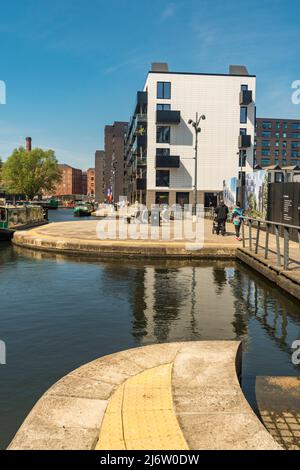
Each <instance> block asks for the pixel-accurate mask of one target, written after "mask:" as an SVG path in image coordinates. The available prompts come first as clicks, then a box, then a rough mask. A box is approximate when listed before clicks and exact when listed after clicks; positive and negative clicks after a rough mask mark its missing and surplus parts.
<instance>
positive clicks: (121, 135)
mask: <svg viewBox="0 0 300 470" xmlns="http://www.w3.org/2000/svg"><path fill="white" fill-rule="evenodd" d="M127 125H128V123H127V122H121V121H115V122H114V123H113V124H112V125H110V126H105V131H104V145H105V149H104V153H105V158H104V191H105V196H106V197H109V196H110V195H111V196H112V198H113V200H114V201H115V202H118V201H119V197H120V196H123V195H124V170H125V162H124V139H125V134H126V131H127Z"/></svg>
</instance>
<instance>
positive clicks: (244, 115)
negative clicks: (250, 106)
mask: <svg viewBox="0 0 300 470" xmlns="http://www.w3.org/2000/svg"><path fill="white" fill-rule="evenodd" d="M240 122H241V124H246V123H247V108H246V106H241V116H240Z"/></svg>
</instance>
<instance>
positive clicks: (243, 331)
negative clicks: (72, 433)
mask: <svg viewBox="0 0 300 470" xmlns="http://www.w3.org/2000/svg"><path fill="white" fill-rule="evenodd" d="M0 298H1V308H0V331H1V334H0V339H4V340H5V341H6V344H7V350H8V364H7V366H5V367H0V381H1V387H0V416H1V422H0V445H1V447H5V446H6V445H7V443H8V442H9V440H10V439H11V437H12V435H13V433H14V432H15V431H16V429H17V427H18V426H19V424H20V423H21V422H22V420H23V419H24V417H25V416H26V414H27V413H28V411H29V410H30V408H31V407H32V406H33V404H34V403H35V401H36V400H37V399H38V398H39V396H40V395H41V394H42V393H44V392H45V390H46V389H47V388H48V387H49V386H50V385H51V384H53V383H54V382H55V381H56V380H58V379H59V378H60V377H61V376H63V375H64V374H66V373H67V372H69V371H70V370H73V369H75V368H76V367H78V366H80V365H81V364H83V363H86V362H88V361H91V360H92V359H95V358H97V357H100V356H102V355H105V354H108V353H111V352H114V351H119V350H122V349H126V348H130V347H135V346H140V345H144V344H150V343H157V342H167V341H182V340H211V339H216V340H242V341H243V371H242V379H243V388H244V391H245V393H246V396H247V397H248V399H249V400H250V401H251V403H254V395H253V384H254V379H255V377H256V376H257V375H299V367H298V366H294V365H293V364H292V363H291V349H290V348H291V344H292V342H293V341H294V340H295V339H297V338H299V336H300V334H299V333H300V306H299V303H297V302H295V301H293V300H291V299H289V298H288V297H287V295H285V294H283V293H282V292H281V291H279V290H278V289H277V288H274V287H273V286H272V285H271V284H269V283H268V282H267V281H266V280H264V279H263V278H261V277H260V276H258V275H256V274H255V273H254V272H252V271H251V270H249V269H247V268H245V267H244V266H243V265H240V264H236V263H233V262H231V263H230V262H223V261H216V262H213V261H211V262H208V261H203V262H191V261H190V262H189V261H160V262H159V261H153V262H150V261H148V260H147V261H138V262H133V261H132V260H130V261H127V260H115V261H113V260H111V261H103V262H99V260H97V261H96V260H95V261H93V260H90V259H89V260H88V261H87V260H86V259H80V258H71V257H69V258H65V257H64V256H61V255H51V254H45V253H40V252H32V251H29V250H22V249H18V248H12V247H10V246H6V245H3V244H2V245H1V246H0Z"/></svg>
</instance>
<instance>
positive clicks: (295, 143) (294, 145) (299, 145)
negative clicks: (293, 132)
mask: <svg viewBox="0 0 300 470" xmlns="http://www.w3.org/2000/svg"><path fill="white" fill-rule="evenodd" d="M298 148H300V142H292V149H298Z"/></svg>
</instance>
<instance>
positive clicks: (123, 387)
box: [9, 341, 281, 450]
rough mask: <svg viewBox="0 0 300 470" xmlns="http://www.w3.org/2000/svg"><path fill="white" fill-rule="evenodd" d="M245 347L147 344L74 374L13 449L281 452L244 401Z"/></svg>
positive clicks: (31, 418)
mask: <svg viewBox="0 0 300 470" xmlns="http://www.w3.org/2000/svg"><path fill="white" fill-rule="evenodd" d="M240 370H241V344H240V343H239V342H237V341H197V342H196V341H195V342H183V343H168V344H157V345H152V346H145V347H141V348H136V349H130V350H127V351H122V352H119V353H116V354H112V355H110V356H106V357H103V358H100V359H97V360H96V361H93V362H91V363H89V364H86V365H84V366H82V367H80V368H79V369H77V370H75V371H74V372H71V373H70V374H68V375H67V376H65V377H63V378H62V379H61V380H60V381H59V382H57V383H56V384H55V385H53V387H51V389H50V390H49V391H48V392H46V393H45V394H44V395H43V397H42V398H41V399H40V400H39V401H38V403H37V404H36V405H35V407H34V408H33V410H32V411H31V413H30V414H29V415H28V417H27V418H26V420H25V421H24V423H23V425H22V426H21V428H20V429H19V431H18V433H17V434H16V436H15V438H14V439H13V441H12V443H11V444H10V446H9V449H12V450H20V449H22V450H28V449H35V450H37V449H40V450H53V449H58V450H62V449H71V450H72V449H78V450H94V449H97V450H137V449H140V450H187V449H191V450H201V449H202V450H206V449H211V450H218V449H224V450H227V449H233V450H234V449H240V450H242V449H244V450H251V449H252V450H254V449H257V450H262V449H273V450H280V449H281V446H280V445H279V444H278V443H276V441H275V440H274V439H273V437H272V436H271V434H269V432H268V431H267V430H266V428H265V427H264V426H263V424H262V423H261V422H260V420H259V419H258V418H257V416H256V415H255V414H254V412H253V411H252V409H251V407H250V406H249V404H248V402H247V401H246V399H245V397H244V395H243V393H242V390H241V387H240V384H239V380H238V376H239V373H240Z"/></svg>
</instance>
